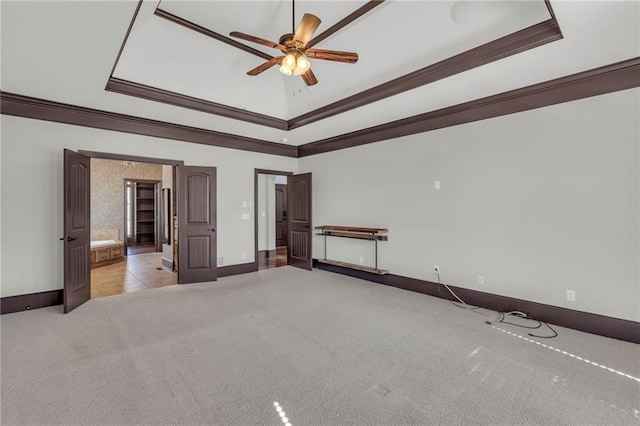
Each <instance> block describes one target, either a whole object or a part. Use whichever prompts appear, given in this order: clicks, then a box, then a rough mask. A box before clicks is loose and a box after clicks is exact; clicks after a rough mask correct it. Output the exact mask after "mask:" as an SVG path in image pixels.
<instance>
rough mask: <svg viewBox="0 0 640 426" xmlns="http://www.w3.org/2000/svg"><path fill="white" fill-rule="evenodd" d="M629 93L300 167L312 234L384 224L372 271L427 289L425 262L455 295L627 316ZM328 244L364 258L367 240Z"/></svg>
mask: <svg viewBox="0 0 640 426" xmlns="http://www.w3.org/2000/svg"><path fill="white" fill-rule="evenodd" d="M639 95H640V90H638V89H634V90H627V91H624V92H618V93H613V94H609V95H604V96H598V97H594V98H588V99H583V100H580V101H575V102H570V103H564V104H561V105H556V106H552V107H547V108H542V109H537V110H533V111H529V112H524V113H519V114H512V115H509V116H504V117H499V118H494V119H490V120H485V121H481V122H476V123H469V124H465V125H461V126H456V127H450V128H446V129H441V130H437V131H432V132H427V133H423V134H419V135H413V136H408V137H403V138H398V139H394V140H389V141H384V142H380V143H376V144H371V145H367V146H364V147H356V148H351V149H346V150H341V151H336V152H332V153H327V154H323V155H318V156H312V157H308V158H302V159H300V160H299V164H298V166H299V171H300V173H304V172H312V173H313V174H314V177H313V182H314V188H313V217H314V225H323V224H331V225H351V226H374V227H386V228H389V230H390V232H389V241H388V242H382V243H380V265H379V266H380V267H381V268H384V269H388V270H389V271H390V272H391V273H393V274H398V275H404V276H409V277H414V278H419V279H426V280H430V281H435V276H434V274H433V272H432V268H433V265H434V264H438V265H439V266H440V269H441V276H442V279H443V281H444V282H447V283H450V284H454V285H457V286H461V287H465V288H472V289H476V290H479V291H485V292H489V293H494V294H500V295H505V296H511V297H516V298H521V299H526V300H532V301H536V302H540V303H546V304H550V305H556V306H562V307H566V308H571V309H576V310H581V311H588V312H593V313H597V314H602V315H608V316H612V317H617V318H623V319H628V320H634V321H638V320H640V279H639V272H638V268H639V263H640V261H639V255H640V254H639V250H638V245H639V227H640V218H639V215H638V210H639V194H638V193H639V188H640V178H639V167H638V164H639V161H640V160H639V137H640V136H639V135H640V131H639V120H640V118H639V117H640V107H639ZM436 180H439V181H441V189H440V190H435V189H434V181H436ZM315 238H316V239H315V240H314V257H321V256H322V255H323V253H322V244H321V243H322V241H321V239H320V238H321V237H315ZM328 245H329V257H330V258H336V259H339V260H345V261H349V262H353V263H357V262H358V256H360V255H362V256H364V258H365V263H367V264H369V265H371V263H372V255H373V249H372V244H369V245H366V244H364V243H362V242H353V241H349V240H346V239H340V238H333V239H330V240H329V241H328ZM477 275H483V276H484V281H485V283H484V285H478V284H477ZM567 289H572V290H575V291H576V297H577V298H576V301H575V302H569V301H567V297H566V290H567Z"/></svg>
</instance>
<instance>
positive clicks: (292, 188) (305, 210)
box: [287, 173, 313, 270]
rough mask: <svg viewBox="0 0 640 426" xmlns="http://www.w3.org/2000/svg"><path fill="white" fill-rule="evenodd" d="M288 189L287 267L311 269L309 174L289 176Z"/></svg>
mask: <svg viewBox="0 0 640 426" xmlns="http://www.w3.org/2000/svg"><path fill="white" fill-rule="evenodd" d="M287 189H288V194H287V196H288V201H289V211H288V223H287V225H288V228H289V250H287V258H288V259H287V260H288V263H289V265H291V266H295V267H297V268H302V269H308V270H311V268H312V256H311V245H312V235H313V234H312V232H313V229H312V227H311V173H305V174H302V175H294V176H289V177H288V179H287Z"/></svg>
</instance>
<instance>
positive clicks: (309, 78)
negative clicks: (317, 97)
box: [300, 69, 318, 86]
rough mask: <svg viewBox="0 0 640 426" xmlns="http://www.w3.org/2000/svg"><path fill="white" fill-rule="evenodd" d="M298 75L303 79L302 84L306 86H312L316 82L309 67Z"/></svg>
mask: <svg viewBox="0 0 640 426" xmlns="http://www.w3.org/2000/svg"><path fill="white" fill-rule="evenodd" d="M300 77H302V79H303V80H304V84H306V85H307V86H313V85H314V84H316V83H317V82H318V79H317V78H316V75H315V74H314V73H313V71H311V70H310V69H308V70H307V72H305V73H304V74H301V75H300Z"/></svg>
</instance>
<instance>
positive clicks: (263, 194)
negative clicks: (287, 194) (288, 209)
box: [258, 174, 276, 251]
mask: <svg viewBox="0 0 640 426" xmlns="http://www.w3.org/2000/svg"><path fill="white" fill-rule="evenodd" d="M258 215H259V217H258V250H260V251H262V250H275V249H276V176H274V175H264V174H259V175H258Z"/></svg>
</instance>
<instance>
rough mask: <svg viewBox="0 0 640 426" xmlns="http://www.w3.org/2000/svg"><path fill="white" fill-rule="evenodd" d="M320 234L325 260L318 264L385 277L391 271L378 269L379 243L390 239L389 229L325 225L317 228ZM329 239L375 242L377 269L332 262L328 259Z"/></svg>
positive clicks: (320, 260)
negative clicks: (388, 235) (322, 237)
mask: <svg viewBox="0 0 640 426" xmlns="http://www.w3.org/2000/svg"><path fill="white" fill-rule="evenodd" d="M315 229H317V230H319V232H318V233H317V234H316V235H322V236H324V259H319V260H318V262H321V263H327V264H329V265H336V266H342V267H345V268H351V269H358V270H360V271H366V272H374V273H376V274H380V275H385V274H387V273H389V271H385V270H383V269H378V241H387V240H388V237H387V236H386V235H382V234H386V233H388V232H389V230H388V229H382V228H358V227H354V226H333V225H323V226H316V228H315ZM327 237H341V238H354V239H357V240H368V241H373V242H374V244H375V256H374V261H375V267H374V268H371V267H368V266H363V265H356V264H353V263H347V262H340V261H337V260H331V259H328V258H327Z"/></svg>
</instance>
